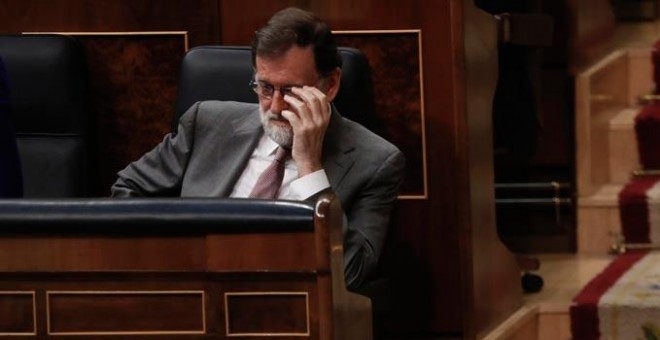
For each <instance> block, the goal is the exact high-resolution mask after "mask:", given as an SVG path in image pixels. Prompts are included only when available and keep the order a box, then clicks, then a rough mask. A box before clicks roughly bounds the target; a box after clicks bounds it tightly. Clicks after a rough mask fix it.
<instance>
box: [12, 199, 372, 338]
mask: <svg viewBox="0 0 660 340" xmlns="http://www.w3.org/2000/svg"><path fill="white" fill-rule="evenodd" d="M48 209H50V210H52V209H57V208H52V207H51V208H48ZM50 210H49V211H50ZM113 211H116V210H113ZM32 213H34V214H38V213H39V212H35V211H32ZM308 213H309V214H310V215H311V214H314V216H313V221H314V228H309V223H310V222H311V219H301V220H299V223H298V224H295V222H291V223H292V225H291V226H290V227H289V228H287V226H285V225H281V224H277V223H280V222H281V220H278V219H276V218H273V221H272V225H277V226H278V227H279V228H277V230H276V231H273V230H269V231H262V232H257V231H255V230H245V231H243V232H241V230H237V229H214V230H212V231H211V230H206V231H200V229H199V228H195V227H194V226H193V227H191V228H189V229H185V230H181V231H177V233H176V235H170V236H167V237H161V236H154V235H158V234H160V232H161V231H162V230H163V223H166V222H162V223H161V225H160V226H158V221H159V218H160V217H159V216H152V217H150V218H149V217H144V216H140V217H138V218H137V219H136V220H137V221H136V222H135V223H136V225H135V228H129V229H118V228H115V229H112V228H110V229H104V228H91V227H90V228H82V229H72V228H71V225H66V224H63V223H61V222H58V221H52V223H51V224H48V223H47V222H44V223H45V224H44V225H48V230H49V232H48V235H43V234H42V233H40V232H36V231H35V230H33V229H30V228H23V229H21V226H24V227H25V226H26V225H25V224H22V222H21V221H20V220H18V221H17V220H11V219H7V220H3V221H2V223H0V240H1V241H2V246H1V247H0V248H2V252H3V256H0V320H1V321H0V336H1V335H10V334H14V335H21V336H29V335H35V336H37V337H39V338H45V337H48V336H65V335H71V336H82V337H85V338H86V339H87V338H96V337H98V338H103V337H108V336H111V337H112V338H113V339H115V338H136V337H139V338H141V339H142V338H150V337H155V338H159V337H160V338H162V337H163V336H168V337H184V338H190V339H196V338H216V339H225V338H232V337H234V336H248V337H249V338H259V337H261V336H269V335H276V336H280V337H292V336H295V337H296V338H301V339H327V340H329V339H335V340H348V339H354V340H364V339H366V340H369V339H371V338H372V330H371V304H370V301H369V299H368V298H366V297H364V296H359V295H356V294H353V293H350V292H348V291H347V290H346V285H345V281H344V280H345V279H344V265H343V249H342V247H343V217H342V216H343V212H342V211H341V205H340V203H339V201H338V200H337V199H336V197H335V196H334V195H333V194H323V195H322V196H321V198H320V199H319V201H318V202H317V204H316V207H315V209H313V210H312V209H309V210H308ZM119 215H121V212H119ZM93 217H94V216H93V215H90V220H93ZM117 218H118V219H119V217H117ZM285 218H286V215H285V216H282V219H285ZM90 220H86V221H88V222H86V223H93V222H89V221H90ZM106 222H107V221H106ZM71 223H76V221H72V222H71ZM78 223H80V221H78ZM141 223H143V224H144V225H141ZM191 223H193V224H194V222H191ZM215 223H216V224H218V225H220V226H222V225H223V223H226V224H227V225H231V223H232V222H231V218H230V217H226V220H223V219H222V217H220V218H217V221H215ZM301 225H304V226H306V228H300V227H301ZM146 226H151V228H149V227H146ZM83 229H84V230H86V231H85V232H81V231H80V230H83ZM122 230H123V232H122ZM135 230H141V231H140V232H137V233H136V232H134V231H135ZM131 231H133V232H131ZM225 236H226V237H225ZM221 241H225V242H221ZM232 243H233V244H234V246H230V244H232ZM262 244H267V245H268V246H262ZM273 247H279V249H274V248H273ZM11 255H13V256H11ZM303 258H305V259H303Z"/></svg>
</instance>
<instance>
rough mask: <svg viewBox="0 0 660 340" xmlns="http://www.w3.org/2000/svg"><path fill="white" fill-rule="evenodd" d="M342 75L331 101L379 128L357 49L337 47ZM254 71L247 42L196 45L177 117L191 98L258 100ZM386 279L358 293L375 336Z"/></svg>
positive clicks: (385, 302)
mask: <svg viewBox="0 0 660 340" xmlns="http://www.w3.org/2000/svg"><path fill="white" fill-rule="evenodd" d="M339 54H340V55H341V58H342V79H341V87H340V88H339V93H338V94H337V97H336V98H335V100H334V104H335V106H336V107H337V109H338V110H339V112H340V113H341V115H342V116H344V117H346V118H349V119H351V120H353V121H355V122H358V123H360V124H362V125H363V126H365V127H367V128H368V129H370V130H371V131H373V132H375V133H379V126H378V123H377V120H376V114H375V102H374V96H373V85H372V80H371V71H370V69H369V63H368V60H367V58H366V56H365V55H364V54H363V53H362V52H361V51H360V50H358V49H355V48H350V47H339ZM253 76H254V69H253V67H252V60H251V50H250V47H248V46H200V47H196V48H193V49H191V50H190V51H188V53H186V55H185V56H184V58H183V62H182V67H181V75H180V78H179V92H178V96H177V104H176V114H175V119H174V122H173V126H172V131H176V127H177V122H178V120H179V117H180V116H181V115H182V114H183V113H185V111H186V110H187V109H188V108H189V107H190V106H191V105H192V104H194V103H195V102H197V101H202V100H225V101H239V102H248V103H257V102H258V98H257V95H256V94H255V93H254V92H253V91H252V89H251V88H250V87H249V86H248V84H249V82H250V80H251V79H252V78H253ZM390 286H391V283H390V280H389V279H388V278H386V277H378V278H375V279H373V280H371V281H367V282H365V283H364V284H363V285H362V287H360V288H359V289H357V290H356V293H359V294H362V295H364V296H367V297H369V298H370V299H371V301H372V311H373V324H374V334H375V335H378V333H379V329H380V328H381V325H380V324H381V323H383V322H384V321H383V320H385V318H386V317H387V314H388V312H389V310H390V308H391V304H390V303H391V302H390Z"/></svg>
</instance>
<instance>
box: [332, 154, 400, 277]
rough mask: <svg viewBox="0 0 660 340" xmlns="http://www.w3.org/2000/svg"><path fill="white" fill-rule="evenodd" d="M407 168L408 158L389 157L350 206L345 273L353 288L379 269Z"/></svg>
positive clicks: (347, 219)
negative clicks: (388, 229)
mask: <svg viewBox="0 0 660 340" xmlns="http://www.w3.org/2000/svg"><path fill="white" fill-rule="evenodd" d="M404 167H405V158H404V156H403V154H402V153H401V152H400V151H399V150H396V151H394V152H392V153H391V154H389V156H388V157H386V159H385V161H383V162H382V163H381V165H380V166H379V167H378V168H377V170H376V172H375V173H374V174H373V177H372V179H371V180H370V181H369V183H368V184H367V185H366V186H365V188H364V189H363V190H361V191H360V192H359V193H358V194H357V197H356V199H355V201H354V202H353V204H351V205H350V207H347V210H346V212H345V213H346V223H345V225H344V228H345V235H344V272H345V276H346V284H347V286H348V288H350V289H355V288H357V287H359V286H360V285H362V283H364V281H365V280H366V279H368V278H369V276H371V275H372V274H373V273H374V272H375V270H376V266H377V265H378V258H379V257H380V255H381V252H382V249H383V245H384V243H385V236H386V234H387V226H388V224H389V221H390V214H391V212H392V208H393V206H394V203H395V201H396V198H397V195H398V192H399V187H400V185H401V182H402V181H403V173H404Z"/></svg>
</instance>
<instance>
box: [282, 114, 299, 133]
mask: <svg viewBox="0 0 660 340" xmlns="http://www.w3.org/2000/svg"><path fill="white" fill-rule="evenodd" d="M280 114H281V115H282V117H284V119H286V120H288V121H289V124H291V128H292V129H294V131H295V130H297V129H298V127H299V126H300V118H299V117H298V115H297V114H296V113H295V112H293V111H291V110H282V112H281V113H280Z"/></svg>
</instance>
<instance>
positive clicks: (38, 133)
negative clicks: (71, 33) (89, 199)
mask: <svg viewBox="0 0 660 340" xmlns="http://www.w3.org/2000/svg"><path fill="white" fill-rule="evenodd" d="M0 57H1V58H2V59H3V60H4V62H5V66H6V69H7V75H8V82H9V84H10V86H11V92H10V96H9V107H10V110H11V112H12V115H13V119H14V127H15V130H16V138H17V144H18V150H19V154H20V159H21V163H22V168H23V183H24V196H25V197H83V196H86V195H87V188H88V180H89V178H88V158H89V157H88V156H87V152H88V142H87V141H88V129H89V110H88V101H87V95H86V93H87V87H88V80H87V79H88V74H87V69H86V62H85V54H84V51H83V48H82V46H81V45H80V44H79V43H78V42H77V41H76V40H75V39H74V38H72V37H68V36H63V35H0Z"/></svg>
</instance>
